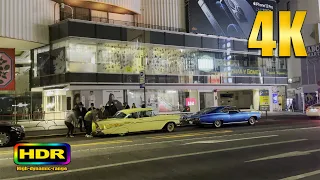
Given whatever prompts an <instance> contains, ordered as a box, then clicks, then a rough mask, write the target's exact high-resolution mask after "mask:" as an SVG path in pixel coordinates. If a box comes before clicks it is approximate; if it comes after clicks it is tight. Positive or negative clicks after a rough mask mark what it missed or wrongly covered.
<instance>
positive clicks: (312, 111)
mask: <svg viewBox="0 0 320 180" xmlns="http://www.w3.org/2000/svg"><path fill="white" fill-rule="evenodd" d="M306 115H307V116H308V117H309V118H311V119H316V118H319V117H320V104H314V105H311V106H309V107H308V108H307V109H306Z"/></svg>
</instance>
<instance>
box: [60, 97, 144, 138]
mask: <svg viewBox="0 0 320 180" xmlns="http://www.w3.org/2000/svg"><path fill="white" fill-rule="evenodd" d="M141 107H142V108H145V105H142V106H141ZM131 108H137V107H136V105H135V103H133V104H132V106H131ZM122 109H130V106H129V105H128V103H123V107H122ZM119 110H121V109H119V108H117V106H116V105H115V104H114V103H113V102H111V103H107V104H106V105H105V106H101V107H100V108H95V105H94V104H93V103H91V104H90V107H89V108H88V109H86V108H85V107H84V105H83V104H82V102H80V103H79V104H76V105H75V106H74V108H73V109H72V111H70V112H68V113H67V115H66V118H65V125H66V126H67V128H68V132H67V137H74V128H75V126H76V125H79V129H80V131H81V132H83V131H84V130H83V127H84V129H85V132H86V135H85V137H88V138H90V137H92V123H96V122H97V120H99V119H107V118H111V117H113V116H114V115H115V114H116V113H117V112H118V111H119ZM96 125H97V124H96Z"/></svg>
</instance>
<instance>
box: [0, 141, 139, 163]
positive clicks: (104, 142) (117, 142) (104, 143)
mask: <svg viewBox="0 0 320 180" xmlns="http://www.w3.org/2000/svg"><path fill="white" fill-rule="evenodd" d="M130 142H133V141H130V140H115V141H103V142H94V143H85V144H70V146H71V147H79V146H94V145H107V144H121V143H130ZM5 154H13V150H12V151H3V152H0V155H5ZM0 160H1V159H0Z"/></svg>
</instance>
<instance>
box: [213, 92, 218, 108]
mask: <svg viewBox="0 0 320 180" xmlns="http://www.w3.org/2000/svg"><path fill="white" fill-rule="evenodd" d="M213 105H214V106H219V97H218V92H217V91H214V92H213Z"/></svg>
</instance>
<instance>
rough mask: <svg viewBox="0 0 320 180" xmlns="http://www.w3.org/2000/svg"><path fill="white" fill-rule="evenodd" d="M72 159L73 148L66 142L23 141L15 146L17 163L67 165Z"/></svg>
mask: <svg viewBox="0 0 320 180" xmlns="http://www.w3.org/2000/svg"><path fill="white" fill-rule="evenodd" d="M70 161H71V148H70V145H69V144H66V143H45V144H42V143H39V144H33V143H21V144H17V145H15V146H14V163H15V164H17V165H67V164H69V163H70Z"/></svg>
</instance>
